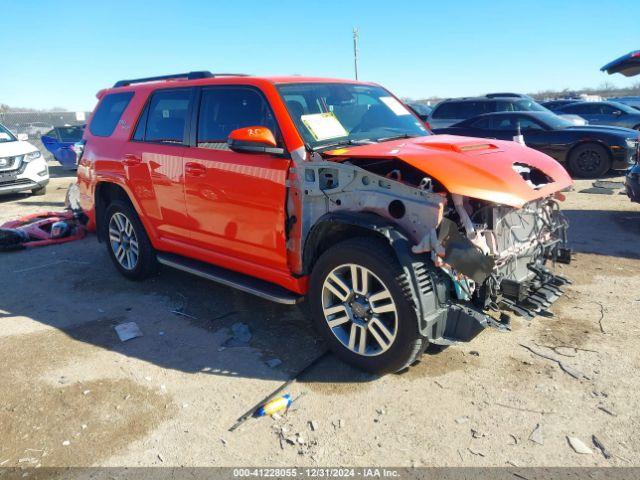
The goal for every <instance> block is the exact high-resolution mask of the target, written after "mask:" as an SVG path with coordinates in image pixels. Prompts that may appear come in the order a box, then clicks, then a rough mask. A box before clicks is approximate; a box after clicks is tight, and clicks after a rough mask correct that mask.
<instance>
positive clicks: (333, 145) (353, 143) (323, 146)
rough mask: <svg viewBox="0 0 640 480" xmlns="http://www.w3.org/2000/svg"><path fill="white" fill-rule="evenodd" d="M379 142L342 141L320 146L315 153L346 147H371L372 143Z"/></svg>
mask: <svg viewBox="0 0 640 480" xmlns="http://www.w3.org/2000/svg"><path fill="white" fill-rule="evenodd" d="M376 142H377V140H371V139H370V138H361V139H358V140H354V139H352V138H351V139H349V140H340V141H339V142H334V143H326V144H324V145H319V146H317V147H315V148H314V149H313V151H314V152H316V151H319V150H327V149H330V148H336V147H344V146H345V145H369V144H371V143H376Z"/></svg>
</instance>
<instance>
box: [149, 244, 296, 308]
mask: <svg viewBox="0 0 640 480" xmlns="http://www.w3.org/2000/svg"><path fill="white" fill-rule="evenodd" d="M158 262H160V263H161V264H162V265H166V266H167V267H171V268H175V269H178V270H182V271H183V272H187V273H191V274H193V275H197V276H198V277H202V278H206V279H207V280H211V281H213V282H217V283H221V284H222V285H226V286H227V287H232V288H236V289H238V290H242V291H243V292H246V293H251V294H252V295H256V296H258V297H261V298H264V299H266V300H271V301H272V302H276V303H283V304H285V305H295V304H296V303H298V302H300V301H301V300H302V298H303V297H302V296H300V295H298V294H296V293H293V292H290V291H289V290H287V289H285V288H283V287H281V286H279V285H274V284H273V283H269V282H266V281H264V280H260V279H257V278H254V277H250V276H248V275H244V274H242V273H238V272H233V271H231V270H227V269H225V268H221V267H216V266H215V265H211V264H209V263H205V262H200V261H198V260H193V259H191V258H186V257H182V256H180V255H174V254H172V253H158Z"/></svg>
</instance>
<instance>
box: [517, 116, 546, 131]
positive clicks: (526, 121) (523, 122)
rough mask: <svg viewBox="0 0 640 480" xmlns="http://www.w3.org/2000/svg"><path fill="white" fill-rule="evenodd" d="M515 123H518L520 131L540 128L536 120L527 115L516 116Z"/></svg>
mask: <svg viewBox="0 0 640 480" xmlns="http://www.w3.org/2000/svg"><path fill="white" fill-rule="evenodd" d="M516 122H517V124H518V125H520V130H521V131H523V132H524V131H525V130H528V131H532V130H542V127H541V126H540V125H538V124H537V123H536V122H534V121H533V120H531V119H530V118H527V117H518V118H517V120H516Z"/></svg>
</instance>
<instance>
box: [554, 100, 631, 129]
mask: <svg viewBox="0 0 640 480" xmlns="http://www.w3.org/2000/svg"><path fill="white" fill-rule="evenodd" d="M555 112H556V113H558V114H564V113H572V114H575V115H580V116H581V117H582V118H584V119H585V120H587V121H588V122H589V124H590V125H614V126H617V127H625V128H633V129H635V130H640V111H638V110H636V109H635V108H633V107H630V106H629V105H625V104H624V103H618V102H576V103H570V104H569V105H564V106H562V107H558V108H556V110H555Z"/></svg>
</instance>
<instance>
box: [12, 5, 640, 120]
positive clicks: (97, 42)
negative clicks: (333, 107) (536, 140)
mask: <svg viewBox="0 0 640 480" xmlns="http://www.w3.org/2000/svg"><path fill="white" fill-rule="evenodd" d="M639 18H640V1H639V0H608V1H607V0H598V1H595V0H582V1H577V0H538V1H528V0H520V1H514V0H510V1H505V0H486V1H480V0H478V1H471V0H457V1H456V0H453V1H452V0H450V1H442V0H439V1H431V0H421V1H403V0H395V1H376V0H366V1H360V0H342V1H334V0H324V1H315V0H296V1H290V0H272V1H268V0H262V1H254V0H242V1H229V0H220V1H218V0H209V1H206V0H201V1H199V0H180V1H177V0H176V1H169V0H155V1H148V2H145V1H139V0H127V1H121V0H103V1H99V0H83V1H76V0H57V1H53V0H51V1H50V0H2V8H1V9H0V19H2V22H1V23H2V28H0V52H1V53H0V103H5V104H8V105H10V106H14V107H27V108H53V107H64V108H68V109H70V110H91V109H93V107H94V105H95V103H96V98H95V94H96V93H97V92H98V90H100V89H102V88H105V87H108V86H111V85H112V84H113V83H114V82H116V81H117V80H119V79H123V78H131V77H133V78H135V77H145V76H150V75H162V74H168V73H177V72H185V71H191V70H210V71H212V72H216V71H218V72H234V73H235V72H241V73H249V74H253V75H283V74H284V75H288V74H300V75H312V76H323V77H338V78H344V77H346V78H352V77H353V74H354V72H353V43H352V29H353V27H357V28H358V29H359V32H360V61H359V72H360V75H359V77H360V79H361V80H366V81H373V82H377V83H380V84H382V85H384V86H385V87H387V88H388V89H389V90H391V91H392V92H394V93H395V94H396V95H398V96H400V97H407V98H414V99H417V98H427V97H434V96H438V97H453V96H469V95H476V94H482V93H486V92H491V91H494V92H495V91H505V90H506V91H515V92H528V93H531V92H536V91H540V90H546V89H563V88H582V87H597V86H598V85H601V84H602V83H603V82H605V81H606V82H611V83H613V84H614V85H616V86H620V87H625V86H630V85H631V84H633V83H636V82H638V81H640V78H638V77H636V78H635V79H633V78H631V79H628V78H626V77H623V76H621V75H619V74H617V75H613V76H610V75H607V74H605V73H602V72H600V71H599V69H600V67H601V66H602V65H604V64H605V63H608V62H609V61H610V60H613V59H614V58H617V57H618V56H620V55H622V54H624V53H627V52H629V51H631V50H636V49H640V27H639V23H638V19H639Z"/></svg>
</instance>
